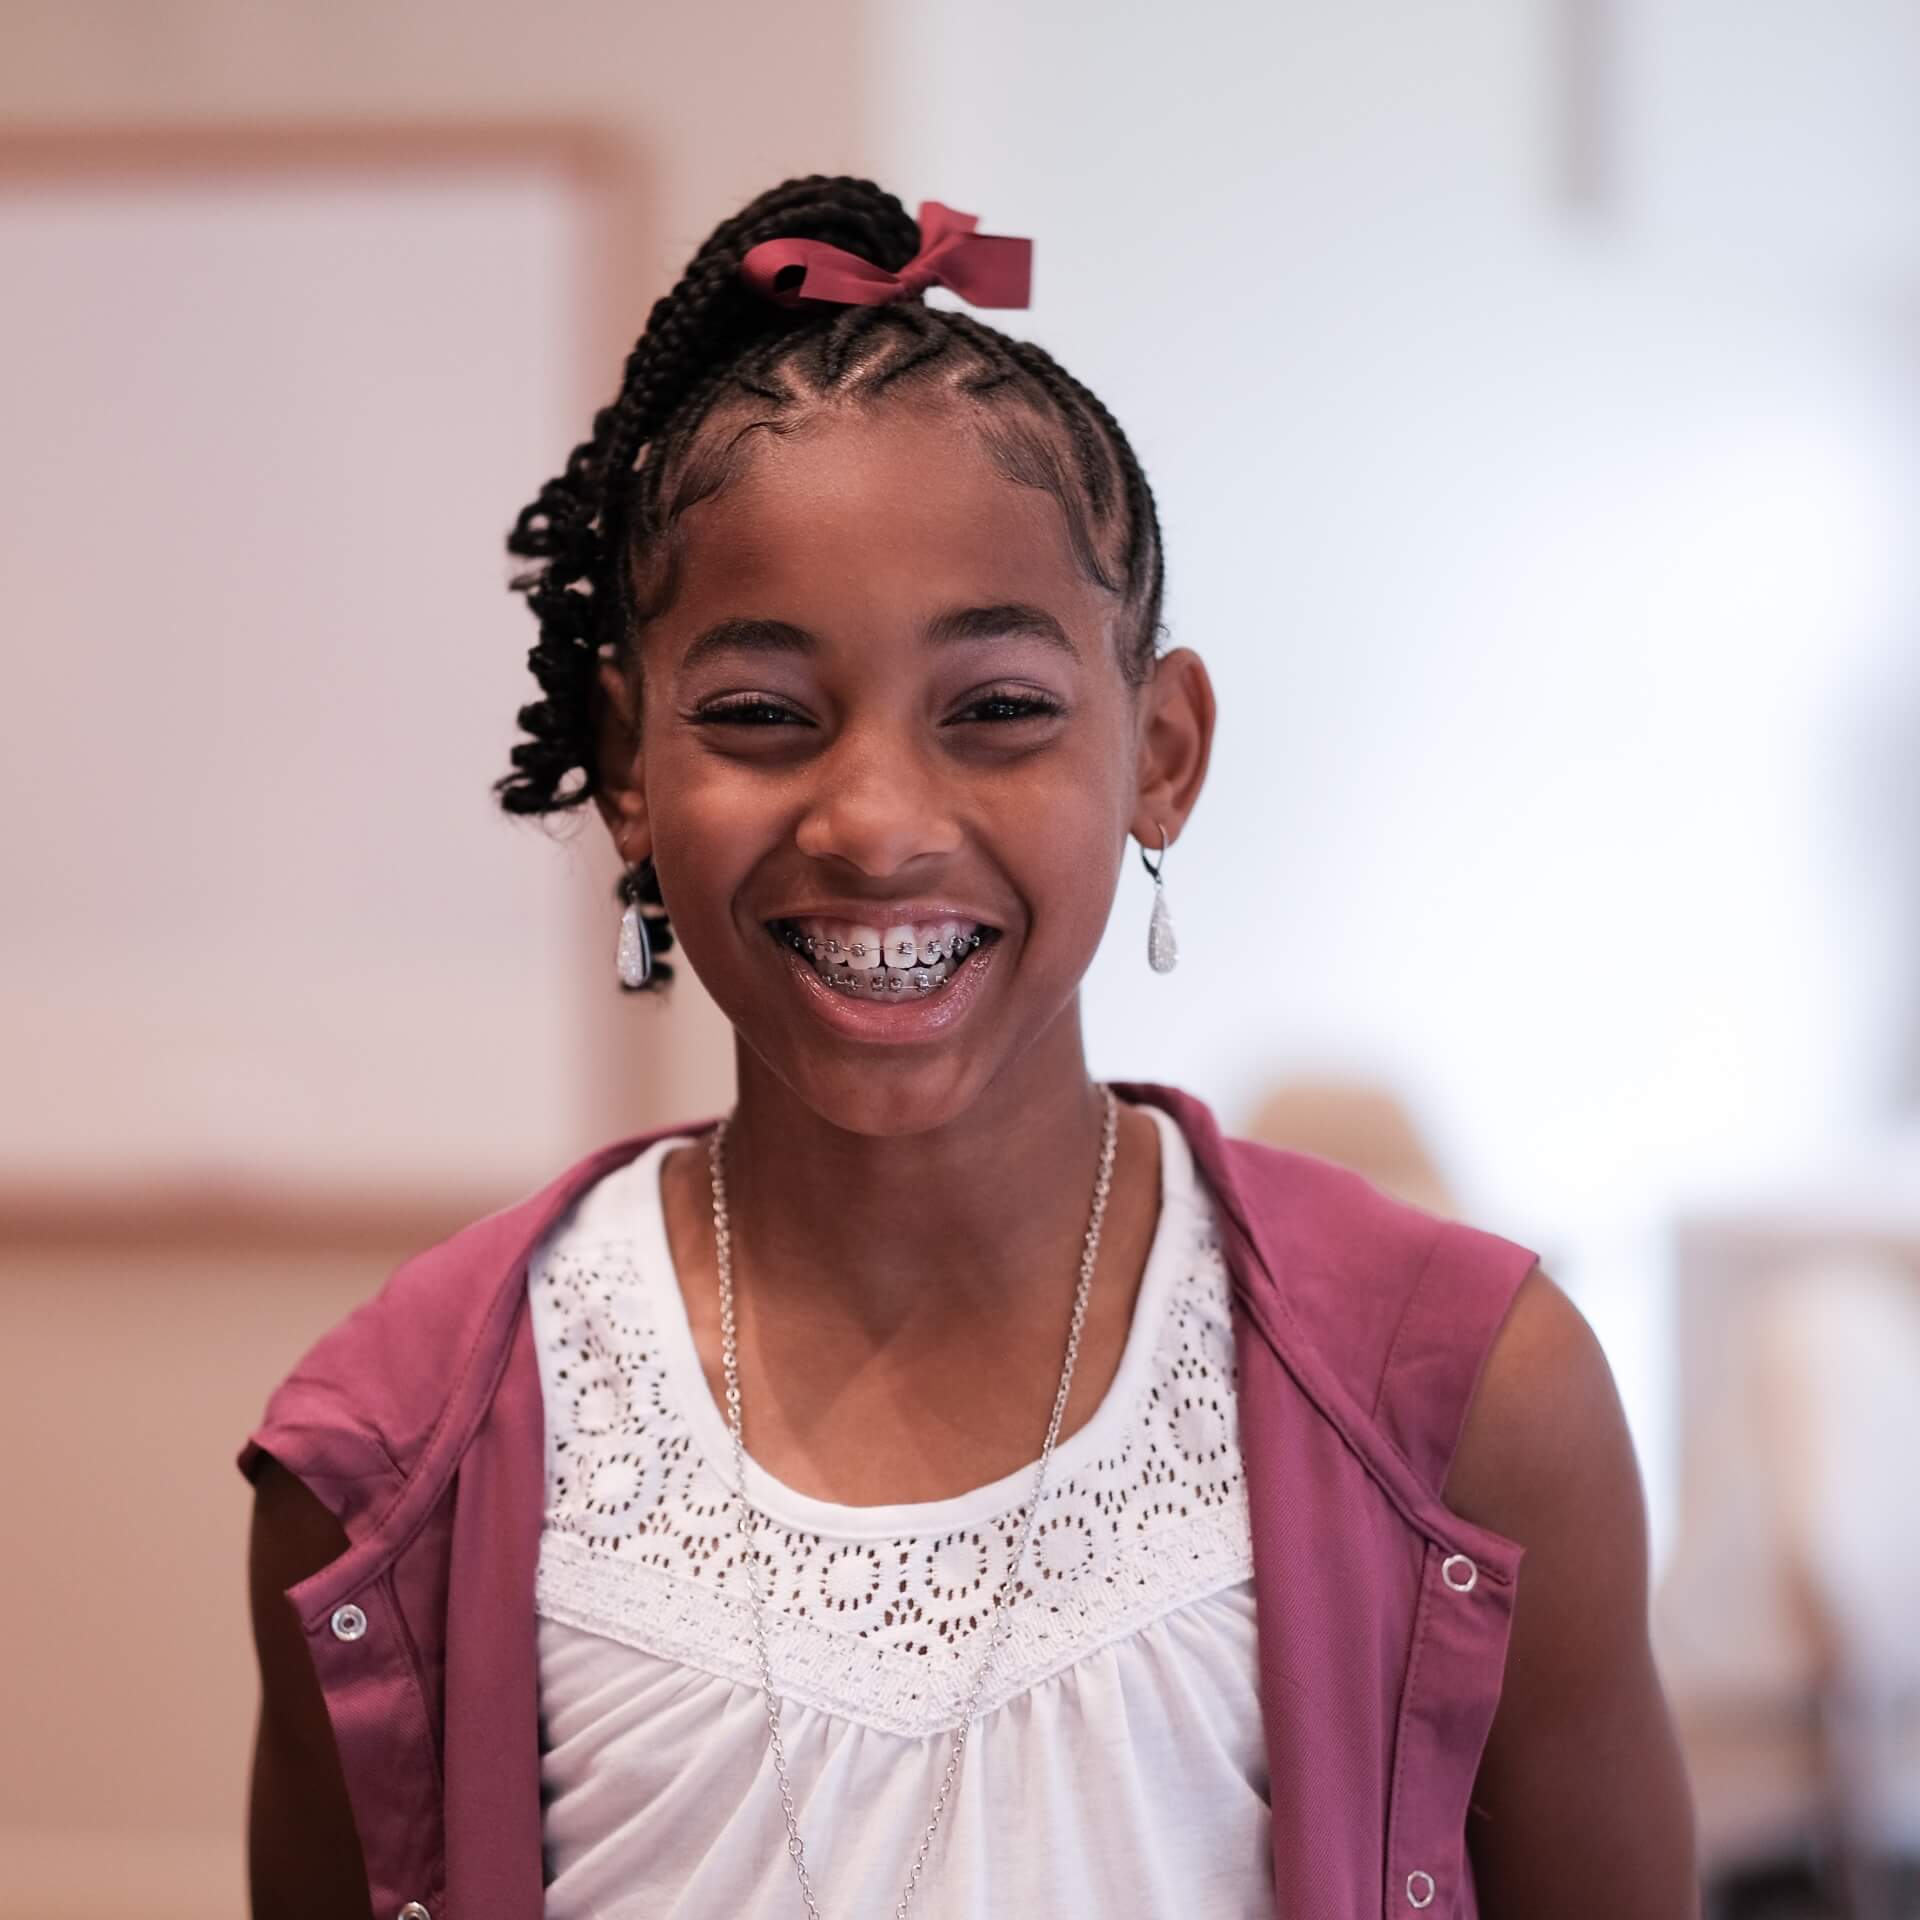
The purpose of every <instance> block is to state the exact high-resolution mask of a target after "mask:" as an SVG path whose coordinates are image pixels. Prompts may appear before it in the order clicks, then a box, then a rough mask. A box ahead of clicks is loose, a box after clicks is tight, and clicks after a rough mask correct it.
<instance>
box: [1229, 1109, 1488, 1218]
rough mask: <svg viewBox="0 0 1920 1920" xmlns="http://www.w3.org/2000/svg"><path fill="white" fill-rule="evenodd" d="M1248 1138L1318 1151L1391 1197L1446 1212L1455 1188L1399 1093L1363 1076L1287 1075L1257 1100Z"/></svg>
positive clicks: (1296, 1149) (1451, 1208) (1450, 1207)
mask: <svg viewBox="0 0 1920 1920" xmlns="http://www.w3.org/2000/svg"><path fill="white" fill-rule="evenodd" d="M1247 1136H1248V1138H1250V1139H1253V1140H1258V1141H1261V1142H1262V1143H1263V1144H1265V1145H1266V1146H1269V1147H1286V1148H1289V1149H1290V1150H1292V1151H1293V1152H1295V1153H1311V1154H1317V1155H1318V1156H1319V1157H1320V1158H1321V1159H1323V1160H1333V1161H1337V1162H1338V1163H1339V1164H1340V1165H1341V1166H1343V1167H1350V1168H1352V1169H1353V1171H1354V1172H1355V1173H1358V1174H1361V1175H1363V1176H1364V1177H1365V1178H1366V1179H1368V1180H1371V1181H1372V1182H1373V1184H1374V1185H1375V1186H1376V1187H1378V1188H1380V1189H1381V1191H1382V1192H1384V1193H1390V1194H1392V1195H1393V1197H1394V1198H1395V1199H1396V1200H1406V1201H1410V1202H1411V1203H1412V1204H1413V1205H1414V1206H1416V1207H1424V1208H1425V1209H1426V1210H1427V1212H1429V1213H1437V1214H1440V1215H1442V1216H1444V1217H1451V1216H1452V1214H1453V1212H1454V1203H1453V1197H1452V1195H1451V1194H1450V1193H1449V1192H1448V1191H1447V1184H1446V1182H1445V1180H1443V1179H1442V1178H1441V1175H1440V1169H1439V1168H1438V1166H1436V1165H1435V1163H1434V1160H1433V1156H1432V1155H1431V1154H1430V1153H1429V1152H1428V1150H1427V1144H1426V1142H1425V1141H1424V1140H1423V1139H1422V1138H1421V1136H1420V1131H1419V1129H1418V1128H1417V1127H1416V1126H1415V1125H1414V1123H1413V1116H1412V1115H1411V1114H1410V1113H1409V1112H1408V1111H1407V1108H1406V1106H1405V1104H1404V1103H1403V1102H1402V1101H1401V1099H1400V1097H1399V1095H1398V1094H1396V1093H1394V1092H1392V1091H1391V1089H1389V1088H1387V1087H1385V1086H1382V1085H1379V1084H1377V1083H1375V1082H1370V1081H1365V1080H1333V1079H1327V1080H1306V1079H1303V1080H1284V1081H1282V1082H1281V1083H1280V1084H1279V1085H1278V1086H1276V1087H1275V1088H1274V1089H1273V1090H1272V1092H1270V1093H1269V1094H1268V1095H1267V1097H1266V1099H1265V1100H1264V1101H1263V1102H1262V1103H1261V1105H1260V1108H1259V1111H1258V1112H1257V1113H1256V1114H1255V1115H1254V1117H1253V1121H1252V1123H1251V1124H1250V1125H1249V1126H1248V1128H1247Z"/></svg>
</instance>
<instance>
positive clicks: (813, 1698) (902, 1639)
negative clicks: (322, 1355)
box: [528, 1108, 1274, 1920]
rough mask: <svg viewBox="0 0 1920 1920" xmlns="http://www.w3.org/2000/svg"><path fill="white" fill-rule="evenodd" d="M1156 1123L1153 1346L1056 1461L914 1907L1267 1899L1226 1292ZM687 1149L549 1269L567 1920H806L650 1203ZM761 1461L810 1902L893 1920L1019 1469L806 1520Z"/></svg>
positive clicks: (547, 1633)
mask: <svg viewBox="0 0 1920 1920" xmlns="http://www.w3.org/2000/svg"><path fill="white" fill-rule="evenodd" d="M1147 1111H1149V1112H1150V1113H1151V1114H1152V1116H1153V1118H1154V1120H1155V1121H1156V1122H1157V1124H1158V1126H1159V1132H1160V1140H1161V1165H1162V1192H1163V1200H1162V1206H1161V1213H1160V1220H1159V1224H1158V1226H1157V1228H1156V1231H1155V1235H1154V1240H1153V1244H1152V1248H1151V1251H1150V1253H1149V1255H1148V1260H1147V1265H1146V1270H1145V1274H1144V1276H1143V1278H1142V1282H1141V1286H1140V1292H1139V1297H1138V1301H1137V1304H1136V1306H1135V1310H1134V1318H1133V1324H1132V1329H1131V1331H1130V1333H1129V1335H1128V1339H1127V1343H1126V1347H1125V1350H1124V1353H1123V1355H1122V1359H1121V1363H1120V1367H1119V1370H1118V1372H1117V1374H1116V1375H1115V1377H1114V1380H1113V1383H1112V1385H1111V1387H1110V1388H1109V1390H1108V1392H1107V1393H1106V1395H1105V1397H1104V1398H1103V1399H1102V1401H1101V1403H1100V1405H1099V1406H1098V1407H1097V1408H1096V1409H1095V1411H1094V1414H1093V1417H1092V1418H1091V1419H1090V1420H1089V1421H1088V1422H1087V1424H1086V1425H1085V1426H1083V1427H1081V1428H1080V1429H1079V1431H1078V1432H1076V1433H1074V1434H1072V1435H1070V1436H1069V1437H1068V1438H1067V1439H1066V1440H1064V1441H1062V1442H1061V1443H1060V1445H1059V1446H1058V1447H1057V1448H1056V1449H1055V1453H1054V1459H1053V1465H1052V1468H1051V1470H1050V1474H1049V1480H1048V1490H1047V1494H1046V1497H1045V1499H1044V1501H1043V1503H1042V1506H1041V1510H1040V1513H1039V1515H1038V1518H1037V1520H1036V1523H1035V1527H1034V1533H1033V1538H1032V1541H1031V1543H1030V1544H1029V1546H1028V1550H1027V1551H1028V1562H1027V1567H1026V1571H1025V1574H1024V1576H1023V1578H1022V1581H1021V1583H1020V1585H1019V1588H1018V1590H1017V1597H1016V1599H1015V1602H1014V1611H1013V1617H1012V1621H1011V1625H1010V1629H1009V1632H1008V1635H1007V1638H1006V1639H1005V1641H1004V1642H1003V1643H1002V1646H1001V1648H1000V1651H999V1653H998V1655H997V1656H996V1659H995V1662H994V1667H993V1670H992V1671H991V1672H990V1673H989V1674H988V1677H987V1682H986V1686H985V1688H984V1690H983V1693H982V1696H981V1701H980V1705H979V1708H978V1718H977V1720H976V1722H975V1725H974V1728H973V1731H972V1733H971V1734H970V1736H969V1738H968V1743H967V1750H966V1758H965V1761H964V1764H963V1767H962V1770H961V1773H960V1777H959V1780H958V1782H957V1784H956V1786H955V1788H954V1792H953V1797H952V1799H951V1801H950V1802H949V1805H948V1808H947V1811H946V1814H945V1816H944V1817H943V1819H942V1822H941V1831H940V1834H939V1836H938V1838H937V1839H936V1841H935V1844H934V1849H933V1853H932V1857H931V1859H930V1861H929V1865H928V1868H927V1872H926V1875H925V1877H924V1878H923V1881H922V1884H921V1889H920V1892H919V1894H918V1896H917V1898H916V1900H915V1903H914V1912H915V1913H916V1914H925V1915H928V1916H948V1917H950V1920H961V1917H962V1916H966V1917H967V1920H972V1917H973V1916H985V1915H989V1914H991V1915H997V1916H1004V1915H1006V1914H1009V1913H1023V1912H1024V1913H1030V1914H1034V1915H1055V1914H1083V1913H1084V1914H1095V1913H1097V1914H1100V1915H1102V1916H1113V1917H1116V1920H1123V1917H1126V1916H1147V1915H1155V1916H1159V1915H1165V1914H1170V1913H1178V1914H1181V1915H1183V1916H1188V1917H1189V1920H1251V1916H1254V1915H1260V1916H1269V1915H1272V1914H1273V1912H1274V1905H1273V1875H1272V1869H1271V1864H1270V1861H1269V1858H1268V1845H1269V1816H1268V1785H1267V1765H1266V1754H1265V1746H1264V1741H1263V1737H1262V1731H1261V1719H1260V1707H1259V1700H1258V1696H1257V1691H1256V1664H1255V1643H1254V1619H1253V1591H1252V1580H1251V1572H1252V1560H1251V1551H1250V1546H1249V1541H1248V1533H1247V1512H1246V1494H1245V1488H1244V1486H1243V1484H1242V1480H1241V1472H1240V1455H1239V1446H1238V1433H1237V1424H1236V1418H1235V1405H1234V1360H1233V1345H1232V1338H1231V1331H1230V1323H1229V1319H1228V1298H1229V1295H1228V1280H1227V1275H1226V1270H1225V1266H1224V1263H1223V1261H1222V1259H1221V1255H1220V1250H1219V1242H1218V1237H1217V1235H1216V1232H1215V1229H1214V1223H1213V1215H1212V1210H1211V1205H1210V1202H1209V1201H1208V1198H1207V1196H1206V1193H1205V1191H1204V1189H1203V1188H1202V1187H1201V1185H1200V1183H1199V1181H1198V1178H1197V1176H1196V1174H1195V1171H1194V1167H1193V1162H1192V1157H1191V1154H1190V1152H1189V1150H1188V1148H1187V1144H1186V1141H1185V1139H1184V1137H1183V1136H1182V1135H1181V1133H1180V1130H1179V1128H1178V1126H1177V1125H1176V1124H1175V1123H1174V1122H1173V1121H1172V1120H1171V1119H1170V1118H1169V1117H1168V1116H1167V1115H1165V1114H1164V1113H1161V1112H1160V1111H1159V1110H1157V1109H1152V1108H1149V1109H1147ZM677 1144H679V1143H678V1142H673V1141H669V1142H664V1143H662V1144H660V1145H658V1146H656V1147H654V1148H652V1149H650V1150H649V1151H648V1152H646V1153H645V1154H643V1155H641V1156H640V1157H639V1158H638V1159H637V1160H635V1161H633V1162H631V1163H630V1164H629V1165H627V1166H625V1167H623V1168H620V1169H619V1170H617V1171H616V1172H614V1173H613V1174H610V1175H609V1176H608V1177H607V1178H605V1179H604V1180H602V1181H600V1182H599V1183H598V1185H597V1186H595V1187H594V1188H593V1189H592V1190H591V1191H590V1192H589V1193H588V1194H587V1195H585V1196H584V1197H583V1199H582V1200H581V1201H580V1202H579V1203H577V1204H576V1206H575V1207H574V1209H573V1210H572V1211H571V1212H570V1213H569V1214H568V1215H567V1216H566V1217H565V1218H564V1219H562V1220H561V1222H560V1223H559V1224H558V1225H557V1226H556V1227H555V1229H554V1230H553V1231H552V1232H551V1233H550V1234H549V1235H548V1237H547V1239H546V1240H545V1241H544V1242H543V1243H542V1245H541V1247H540V1248H538V1249H537V1250H536V1252H535V1254H534V1257H533V1260H532V1262H531V1265H530V1267H529V1272H528V1288H529V1298H530V1301H531V1305H532V1310H533V1328H534V1337H535V1341H536V1344H537V1346H538V1349H539V1356H540V1368H541V1380H542V1385H543V1388H544V1391H545V1396H546V1407H547V1509H546V1520H545V1529H544V1532H543V1535H542V1539H541V1546H540V1562H539V1576H538V1584H537V1601H538V1611H539V1633H540V1642H539V1655H540V1691H541V1781H542V1789H543V1800H544V1802H545V1816H544V1818H545V1843H546V1855H547V1875H548V1889H547V1913H548V1915H549V1916H550V1920H589V1916H591V1917H592V1920H640V1917H641V1916H647V1920H655V1917H656V1916H665V1915H673V1916H689V1917H690V1916H696V1915H697V1916H700V1917H701V1920H709V1917H710V1916H712V1915H716V1914H725V1915H727V1916H729V1920H763V1916H775V1915H778V1916H780V1920H788V1916H791V1915H793V1914H796V1913H798V1912H800V1911H801V1906H800V1898H799V1891H798V1886H797V1882H796V1879H795V1875H794V1872H793V1867H792V1864H791V1862H790V1861H789V1859H788V1857H787V1848H786V1827H785V1823H784V1820H783V1817H782V1814H781V1808H780V1797H779V1789H778V1785H777V1783H776V1780H775V1777H774V1772H773V1763H772V1759H771V1756H770V1754H769V1751H768V1741H767V1718H766V1709H765V1702H764V1699H763V1697H762V1695H761V1692H760V1684H759V1674H758V1669H757V1665H756V1662H755V1658H754V1649H753V1639H752V1629H751V1625H750V1616H749V1613H748V1609H747V1599H746V1588H745V1585H744V1581H745V1569H744V1566H743V1564H742V1562H741V1561H740V1560H739V1558H738V1557H737V1546H736V1536H735V1532H734V1518H733V1510H732V1505H731V1498H732V1496H731V1484H732V1476H733V1469H732V1451H731V1441H730V1439H729V1436H728V1432H727V1426H726V1419H725V1416H724V1414H723V1413H722V1411H721V1409H720V1407H719V1406H718V1405H717V1403H716V1402H715V1400H714V1398H713V1395H712V1393H711V1391H710V1390H709V1388H708V1386H707V1382H706V1378H705V1375H704V1374H703V1373H702V1371H701V1368H700V1362H699V1357H698V1354H697V1352H696V1350H695V1347H694V1342H693V1335H692V1331H691V1329H690V1327H689V1324H688V1320H687V1314H686V1309H685V1305H684V1302H683V1300H682V1297H681V1294H680V1289H679V1284H678V1281H677V1279H676V1277H675V1274H674V1270H673V1262H672V1255H671V1253H670V1251H669V1247H668V1242H667V1234H666V1226H665V1217H664V1214H663V1211H662V1207H661V1200H660V1166H661V1162H662V1160H663V1159H664V1157H665V1155H666V1153H667V1151H668V1150H669V1149H670V1148H671V1147H672V1146H674V1145H677ZM1095 1284H1096V1285H1097V1284H1098V1280H1097V1278H1096V1281H1095ZM1036 1457H1037V1456H1036ZM746 1471H747V1491H748V1495H749V1497H750V1498H751V1499H752V1500H753V1501H754V1502H755V1503H756V1505H757V1506H758V1507H759V1508H760V1509H761V1510H762V1511H763V1512H764V1513H766V1514H767V1515H768V1516H769V1517H770V1519H771V1521H772V1525H771V1527H770V1528H768V1529H766V1530H765V1531H764V1532H763V1534H762V1539H763V1540H764V1541H766V1542H767V1543H768V1551H769V1552H770V1554H771V1556H772V1564H773V1569H774V1575H775V1578H774V1581H773V1584H772V1590H771V1591H772V1604H771V1606H770V1608H769V1612H768V1637H769V1642H770V1645H771V1650H772V1659H773V1671H774V1679H775V1684H776V1686H777V1688H778V1690H779V1691H780V1693H781V1696H782V1702H783V1705H782V1734H783V1738H784V1740H785V1743H786V1749H787V1756H788V1768H789V1772H790V1773H791V1775H792V1779H793V1786H794V1798H795V1804H796V1809H797V1813H798V1818H799V1822H800V1832H801V1835H802V1838H803V1839H804V1840H805V1842H806V1847H807V1863H808V1868H809V1871H810V1872H811V1874H812V1876H813V1881H814V1886H815V1891H816V1894H817V1896H818V1898H819V1900H820V1904H821V1908H822V1910H823V1912H824V1913H826V1914H827V1915H829V1916H841V1915H857V1914H877V1913H890V1912H892V1911H893V1908H894V1905H895V1902H896V1901H897V1900H898V1898H899V1894H900V1890H901V1886H902V1883H903V1882H904V1880H905V1877H906V1872H907V1868H908V1866H909V1864H910V1863H911V1861H912V1859H913V1855H914V1852H915V1849H916V1848H917V1847H918V1845H919V1840H920V1835H921V1832H922V1830H923V1828H924V1827H925V1824H926V1820H927V1815H928V1811H929V1809H930V1808H931V1806H932V1803H933V1799H934V1796H935V1793H936V1792H937V1790H938V1787H939V1782H940V1776H941V1773H942V1770H943V1769H944V1767H945V1765H946V1762H947V1758H948V1754H949V1752H950V1748H951V1740H952V1732H953V1728H954V1726H955V1724H956V1723H957V1720H958V1717H959V1708H960V1705H961V1702H962V1700H963V1699H964V1697H965V1693H966V1688H967V1686H968V1684H969V1682H970V1680H971V1678H972V1674H973V1670H974V1667H975V1665H976V1663H977V1662H978V1659H979V1656H980V1653H981V1650H982V1648H983V1646H984V1642H983V1641H982V1640H981V1639H980V1638H979V1637H978V1636H979V1635H980V1634H982V1633H984V1632H985V1631H986V1625H987V1617H986V1603H988V1602H990V1600H991V1597H992V1595H993V1592H994V1590H995V1589H996V1587H997V1586H998V1585H999V1583H1000V1580H1001V1578H1002V1576H1003V1575H1004V1573H1005V1570H1006V1564H1007V1560H1008V1558H1009V1556H1010V1555H1011V1553H1012V1550H1013V1546H1014V1543H1015V1540H1016V1539H1017V1530H1018V1520H1019V1509H1020V1503H1021V1502H1022V1501H1023V1500H1024V1499H1025V1498H1026V1496H1027V1493H1028V1491H1029V1489H1030V1487H1031V1485H1032V1475H1033V1469H1032V1467H1031V1466H1027V1467H1023V1468H1022V1469H1021V1470H1020V1471H1019V1472H1018V1473H1016V1474H1012V1475H1009V1476H1008V1477H1006V1478H1005V1479H1002V1480H997V1481H995V1482H993V1483H992V1484H991V1485H988V1486H983V1487H978V1488H976V1489H974V1490H973V1491H972V1492H971V1493H966V1494H961V1495H959V1496H957V1497H955V1498H953V1499H947V1500H937V1501H929V1502H924V1503H920V1504H915V1505H904V1506H889V1507H850V1506H841V1505H837V1504H834V1503H832V1502H829V1501H823V1500H817V1499H812V1498H810V1497H808V1496H807V1495H804V1494H801V1493H798V1492H796V1491H794V1490H793V1489H791V1488H789V1487H786V1486H784V1485H782V1484H781V1483H780V1482H778V1481H776V1480H773V1479H771V1478H770V1477H769V1476H768V1475H767V1474H766V1473H764V1472H763V1471H762V1470H761V1469H760V1468H759V1466H758V1465H757V1464H756V1463H755V1462H754V1460H753V1459H752V1458H751V1455H749V1457H748V1460H747V1469H746Z"/></svg>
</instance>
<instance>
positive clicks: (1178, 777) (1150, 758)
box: [1127, 647, 1214, 852]
mask: <svg viewBox="0 0 1920 1920" xmlns="http://www.w3.org/2000/svg"><path fill="white" fill-rule="evenodd" d="M1140 701H1141V714H1140V722H1139V724H1140V750H1139V755H1138V759H1137V763H1136V771H1135V779H1134V789H1135V791H1134V810H1133V818H1132V819H1131V820H1130V821H1129V822H1128V825H1127V831H1128V832H1129V833H1131V834H1132V835H1133V837H1134V838H1135V839H1136V840H1138V841H1139V842H1140V844H1141V845H1142V846H1143V847H1146V848H1148V849H1150V850H1152V851H1156V852H1157V851H1158V849H1159V846H1160V833H1161V830H1162V829H1163V828H1164V829H1165V831H1166V836H1167V841H1168V844H1169V845H1171V844H1172V842H1174V841H1175V840H1177V839H1179V837H1180V830H1181V828H1182V827H1184V826H1185V825H1186V823H1187V815H1188V814H1190V813H1191V812H1192V811H1193V808H1194V803H1195V802H1196V801H1197V800H1198V799H1199V798H1200V789H1201V786H1202V785H1203V784H1204V783H1205V781H1206V777H1207V762H1208V760H1209V759H1210V758H1211V757H1212V755H1213V720H1214V701H1213V681H1212V680H1211V678H1209V676H1208V674H1207V668H1206V663H1205V662H1204V661H1203V660H1202V659H1201V658H1200V656H1199V655H1198V654H1197V653H1195V652H1194V651H1193V649H1192V648H1191V647H1176V648H1174V650H1173V651H1172V652H1171V653H1166V654H1162V655H1161V656H1160V658H1159V659H1157V660H1156V661H1155V662H1154V663H1153V678H1152V679H1151V680H1150V681H1149V682H1148V683H1147V685H1146V686H1145V687H1143V688H1142V689H1141V691H1140Z"/></svg>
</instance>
